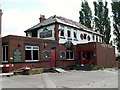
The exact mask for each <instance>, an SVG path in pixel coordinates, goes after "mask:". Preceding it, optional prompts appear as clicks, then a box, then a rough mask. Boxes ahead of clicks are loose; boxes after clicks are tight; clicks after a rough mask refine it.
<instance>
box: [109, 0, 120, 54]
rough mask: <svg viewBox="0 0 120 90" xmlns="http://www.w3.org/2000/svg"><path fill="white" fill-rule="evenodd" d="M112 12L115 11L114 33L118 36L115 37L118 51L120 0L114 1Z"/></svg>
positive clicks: (119, 49)
mask: <svg viewBox="0 0 120 90" xmlns="http://www.w3.org/2000/svg"><path fill="white" fill-rule="evenodd" d="M111 5H112V12H113V27H114V31H113V34H114V35H115V36H116V38H115V39H114V41H115V44H116V45H117V49H118V52H120V1H118V2H112V4H111Z"/></svg>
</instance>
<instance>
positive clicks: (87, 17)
mask: <svg viewBox="0 0 120 90" xmlns="http://www.w3.org/2000/svg"><path fill="white" fill-rule="evenodd" d="M79 14H80V17H79V22H80V23H81V24H83V25H85V26H86V27H88V28H91V21H92V11H91V9H90V7H89V4H88V2H87V1H86V0H84V1H83V2H82V5H81V11H79Z"/></svg>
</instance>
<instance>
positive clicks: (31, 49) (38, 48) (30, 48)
mask: <svg viewBox="0 0 120 90" xmlns="http://www.w3.org/2000/svg"><path fill="white" fill-rule="evenodd" d="M27 47H29V48H27ZM34 47H37V49H34ZM26 50H30V52H31V55H32V56H31V60H26V53H25V61H26V62H36V61H39V57H40V56H39V53H40V47H39V46H37V45H25V52H26ZM34 50H37V51H38V60H34V59H33V57H34V54H33V52H34Z"/></svg>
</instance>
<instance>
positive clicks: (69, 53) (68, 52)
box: [66, 50, 73, 60]
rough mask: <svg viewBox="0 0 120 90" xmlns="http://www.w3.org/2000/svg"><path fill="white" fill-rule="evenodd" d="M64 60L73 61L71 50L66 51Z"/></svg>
mask: <svg viewBox="0 0 120 90" xmlns="http://www.w3.org/2000/svg"><path fill="white" fill-rule="evenodd" d="M66 58H67V59H68V60H69V59H73V50H67V51H66Z"/></svg>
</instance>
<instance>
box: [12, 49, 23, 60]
mask: <svg viewBox="0 0 120 90" xmlns="http://www.w3.org/2000/svg"><path fill="white" fill-rule="evenodd" d="M13 59H14V62H21V61H22V52H21V51H20V50H19V49H16V50H14V52H13Z"/></svg>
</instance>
